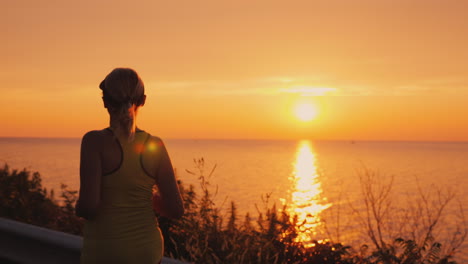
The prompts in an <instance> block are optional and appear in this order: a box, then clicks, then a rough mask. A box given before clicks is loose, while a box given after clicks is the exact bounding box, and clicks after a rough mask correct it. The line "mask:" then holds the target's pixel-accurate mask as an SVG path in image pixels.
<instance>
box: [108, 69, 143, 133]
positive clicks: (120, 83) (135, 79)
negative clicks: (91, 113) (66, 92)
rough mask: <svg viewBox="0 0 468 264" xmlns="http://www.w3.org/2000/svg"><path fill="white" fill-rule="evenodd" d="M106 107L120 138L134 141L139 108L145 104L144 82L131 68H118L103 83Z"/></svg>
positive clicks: (112, 125)
mask: <svg viewBox="0 0 468 264" xmlns="http://www.w3.org/2000/svg"><path fill="white" fill-rule="evenodd" d="M99 88H100V89H101V90H102V94H103V96H102V99H103V101H104V107H106V108H107V110H108V112H109V114H110V116H111V127H112V128H113V129H114V131H115V133H116V134H117V135H118V136H124V137H125V138H127V139H128V140H129V141H131V140H133V137H134V135H135V129H136V123H135V121H136V120H135V119H136V114H137V110H138V107H140V106H143V105H144V104H145V100H146V95H145V87H144V84H143V81H142V80H141V79H140V77H139V76H138V74H137V73H136V72H135V71H134V70H132V69H129V68H116V69H114V70H113V71H112V72H111V73H109V74H108V75H107V76H106V78H105V79H104V80H103V81H102V82H101V84H100V85H99Z"/></svg>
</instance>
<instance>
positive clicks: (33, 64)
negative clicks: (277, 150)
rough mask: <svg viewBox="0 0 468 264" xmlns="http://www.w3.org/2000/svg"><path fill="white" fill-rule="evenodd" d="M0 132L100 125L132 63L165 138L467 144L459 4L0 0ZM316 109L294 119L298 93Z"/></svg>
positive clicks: (145, 115) (464, 25)
mask: <svg viewBox="0 0 468 264" xmlns="http://www.w3.org/2000/svg"><path fill="white" fill-rule="evenodd" d="M0 10H1V11H0V29H1V37H2V41H1V42H0V56H1V61H2V63H1V64H0V91H1V96H0V118H1V120H2V124H1V126H0V136H21V137H23V136H35V137H80V136H81V135H82V134H83V133H85V132H86V131H88V130H91V129H98V128H103V127H105V126H106V125H107V123H108V121H107V113H106V111H105V110H104V108H103V107H102V103H101V99H100V97H101V95H100V90H99V89H98V87H97V86H98V84H99V82H100V81H101V80H102V79H103V78H104V77H105V75H106V74H107V73H108V72H110V71H111V70H112V69H113V68H114V67H119V66H125V67H132V68H134V69H135V70H136V71H137V72H139V74H140V75H141V77H142V78H143V81H144V82H145V85H146V89H147V95H148V101H147V105H146V106H145V107H144V108H143V109H142V110H141V113H140V116H139V122H138V123H139V125H140V127H142V128H143V129H146V130H148V131H149V132H151V133H153V134H156V135H159V136H161V137H163V138H256V139H257V138H265V139H300V138H309V139H345V140H349V139H354V140H364V139H369V140H468V100H467V99H468V49H467V48H466V47H468V20H467V19H466V10H468V2H467V1H456V0H447V1H433V0H410V1H408V0H388V1H387V0H378V1H376V0H368V1H363V0H355V1H348V0H341V1H339V0H331V1H329V0H328V1H314V0H308V1H294V0H291V1H257V0H250V1H245V0H241V1H239V0H238V1H219V0H216V1H215V0H210V1H204V0H200V1H189V0H185V1H182V0H175V1H155V0H145V1H132V2H129V1H116V0H112V1H110V0H105V1H91V0H82V1H68V0H54V1H52V0H50V1H49V0H45V1H35V0H34V1H33V0H29V1H22V0H19V1H2V3H1V4H0ZM300 102H302V103H304V102H305V103H309V104H313V105H314V106H315V107H316V108H317V109H318V116H317V117H316V119H314V120H312V121H309V122H302V121H299V120H298V118H297V117H296V116H295V115H294V108H295V106H296V105H297V104H298V103H300Z"/></svg>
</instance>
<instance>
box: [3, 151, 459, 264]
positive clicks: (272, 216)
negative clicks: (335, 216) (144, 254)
mask: <svg viewBox="0 0 468 264" xmlns="http://www.w3.org/2000/svg"><path fill="white" fill-rule="evenodd" d="M195 165H196V166H195V168H196V171H195V172H193V171H188V173H190V174H192V175H195V176H197V177H198V178H199V180H200V187H201V195H199V194H197V192H196V191H195V188H194V186H192V185H190V186H188V187H185V186H184V185H183V184H182V183H180V182H179V186H180V190H181V194H182V197H183V200H184V206H185V212H186V213H185V214H184V216H183V217H182V218H181V219H178V220H171V219H167V218H163V217H158V220H159V225H160V228H161V230H162V232H163V235H164V243H165V255H166V256H169V257H172V258H175V259H180V260H185V261H190V262H195V263H320V264H334V263H336V264H423V263H424V264H454V263H455V262H454V261H452V259H453V256H454V255H455V253H456V249H457V248H458V247H459V246H460V245H461V244H462V243H463V242H464V239H465V237H466V234H467V228H466V221H465V220H464V218H463V219H462V221H461V222H460V225H459V226H458V227H457V228H456V230H455V231H456V232H455V233H456V234H454V235H453V238H452V240H451V241H449V243H448V247H449V249H450V250H448V251H446V250H443V249H444V247H443V245H442V244H441V243H439V242H438V241H437V239H436V238H435V235H434V230H435V229H436V228H437V227H438V226H440V225H441V222H440V219H441V216H442V215H443V214H444V212H445V211H444V208H445V207H446V205H447V204H448V203H449V202H450V201H451V200H452V199H453V198H454V194H453V193H448V194H447V195H444V194H443V193H442V192H441V191H440V190H438V191H437V192H436V195H433V196H431V195H429V194H427V193H424V192H421V193H420V197H421V198H420V199H418V200H417V201H413V205H414V208H413V209H411V208H409V209H411V210H416V212H420V213H421V214H419V215H418V214H415V213H414V212H413V213H412V214H410V215H413V216H414V215H416V217H417V218H415V217H413V219H412V220H414V221H416V222H411V221H406V222H407V223H411V225H409V226H408V225H407V226H405V228H402V229H401V230H404V232H403V233H400V234H398V236H397V237H393V238H392V237H391V235H388V234H386V233H387V232H388V228H387V227H386V224H387V223H388V221H390V220H391V218H389V216H394V215H392V214H393V211H392V208H391V206H390V205H391V201H392V200H391V197H390V195H389V194H390V190H391V182H390V183H388V184H386V183H381V182H376V181H375V180H376V178H375V177H373V174H372V173H371V172H369V171H366V172H365V173H364V174H363V175H361V176H362V177H361V186H362V191H363V193H362V194H363V196H362V197H363V201H362V204H364V205H365V208H366V209H365V211H364V212H362V211H357V210H355V213H357V214H358V216H359V218H360V219H361V224H362V225H363V226H364V228H363V231H364V232H365V233H366V234H367V235H368V237H369V238H370V240H371V243H370V244H371V247H369V246H368V245H363V246H361V247H360V248H359V249H355V248H352V247H350V246H346V245H343V244H342V243H333V242H330V241H315V240H313V241H312V243H311V244H312V246H306V245H304V244H303V243H301V242H298V241H297V239H296V238H297V237H298V235H299V232H300V231H298V230H301V228H300V227H301V226H303V225H304V224H305V222H300V221H299V220H298V217H297V216H294V215H290V214H288V213H287V210H286V209H287V208H286V207H283V208H281V210H279V209H277V208H276V206H275V205H274V204H273V205H269V202H268V200H269V197H268V196H266V198H265V199H263V200H264V207H263V208H262V209H258V208H257V217H256V218H251V216H250V214H246V215H245V217H244V218H243V220H242V221H241V220H239V217H238V215H237V208H236V205H235V203H234V202H231V203H230V207H229V209H228V210H227V213H226V214H222V212H221V209H220V208H218V207H217V206H216V205H215V203H214V202H213V200H214V197H215V196H216V194H217V189H216V187H214V191H213V186H211V185H210V182H209V179H210V177H211V175H212V174H213V172H214V169H215V167H213V168H212V169H211V170H210V172H209V173H208V175H205V171H204V166H205V164H204V160H203V159H198V160H195ZM61 191H62V194H61V199H62V200H61V201H57V200H56V199H55V198H54V192H53V191H49V192H48V191H47V190H46V189H45V188H43V187H42V185H41V178H40V174H39V173H37V172H35V173H33V174H31V173H30V172H29V171H26V170H22V171H17V170H10V169H9V168H8V166H7V165H5V167H4V168H3V169H0V194H1V195H2V196H1V199H0V216H1V217H7V218H10V219H13V220H17V221H21V222H26V223H29V224H34V225H38V226H42V227H45V228H50V229H54V230H58V231H63V232H67V233H72V234H78V235H80V234H81V230H82V226H83V221H82V219H79V218H78V217H76V216H75V213H74V211H75V210H74V204H75V201H76V198H77V192H76V191H70V190H68V189H67V188H66V186H64V185H62V190H61ZM430 198H433V199H434V200H435V201H437V202H438V203H433V202H431V199H430ZM434 205H435V207H434ZM460 211H461V212H463V210H462V209H460ZM410 220H411V219H410ZM419 220H422V221H424V222H423V223H425V225H423V224H420V223H419V222H417V221H419ZM298 227H299V228H298ZM410 227H412V228H410Z"/></svg>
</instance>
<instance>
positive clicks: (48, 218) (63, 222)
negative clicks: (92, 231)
mask: <svg viewBox="0 0 468 264" xmlns="http://www.w3.org/2000/svg"><path fill="white" fill-rule="evenodd" d="M41 181H42V180H41V176H40V174H39V173H38V172H34V173H32V175H31V173H30V172H29V171H27V170H26V169H24V170H22V171H18V170H10V168H9V167H8V165H5V166H4V167H3V169H0V194H1V195H2V196H1V199H0V217H5V218H9V219H12V220H16V221H20V222H24V223H28V224H33V225H37V226H41V227H45V228H49V229H53V230H57V231H62V232H67V233H71V234H76V235H81V230H82V226H83V221H82V220H81V219H79V218H78V217H76V216H75V209H74V204H75V201H76V197H77V193H76V191H70V190H68V189H67V187H66V186H65V185H62V194H61V198H62V199H63V201H62V202H58V201H57V200H56V199H55V197H54V191H53V190H51V191H47V189H45V188H43V187H42V184H41Z"/></svg>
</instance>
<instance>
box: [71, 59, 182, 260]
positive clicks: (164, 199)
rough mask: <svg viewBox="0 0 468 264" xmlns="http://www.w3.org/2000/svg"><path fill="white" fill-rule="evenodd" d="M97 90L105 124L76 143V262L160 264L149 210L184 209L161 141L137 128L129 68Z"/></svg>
mask: <svg viewBox="0 0 468 264" xmlns="http://www.w3.org/2000/svg"><path fill="white" fill-rule="evenodd" d="M99 88H101V90H102V93H103V97H102V99H103V101H104V107H105V108H107V110H108V112H109V115H110V126H109V127H108V128H106V129H103V130H94V131H90V132H88V133H86V134H85V135H84V136H83V139H82V143H81V160H80V196H79V200H78V202H77V206H76V213H77V215H78V216H81V217H83V218H85V219H86V222H85V228H84V231H83V233H84V239H83V249H82V254H81V263H159V262H160V261H161V259H162V254H163V238H162V235H161V232H160V230H159V227H158V225H157V224H158V223H157V220H156V218H155V216H154V211H153V208H156V209H157V210H158V211H159V213H160V214H161V215H163V216H166V217H170V218H179V217H181V216H182V214H183V212H184V208H183V204H182V198H181V196H180V192H179V189H178V186H177V181H176V179H175V176H174V171H173V168H172V164H171V161H170V159H169V155H168V153H167V151H166V148H165V146H164V144H163V142H162V141H161V139H159V138H158V137H154V136H151V135H150V134H148V133H147V132H145V131H143V130H140V129H139V128H137V127H136V116H137V112H138V109H139V108H140V107H141V106H143V105H144V103H145V99H146V95H145V92H144V85H143V82H142V80H141V79H140V77H139V76H138V74H137V73H136V72H135V71H134V70H132V69H128V68H117V69H114V70H113V71H112V72H111V73H110V74H109V75H107V76H106V78H105V79H104V80H103V81H102V82H101V84H100V85H99ZM155 184H156V186H157V190H158V193H159V195H155V196H154V198H153V199H152V197H153V194H152V189H153V186H154V185H155Z"/></svg>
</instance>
